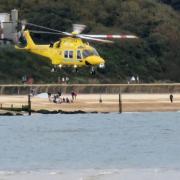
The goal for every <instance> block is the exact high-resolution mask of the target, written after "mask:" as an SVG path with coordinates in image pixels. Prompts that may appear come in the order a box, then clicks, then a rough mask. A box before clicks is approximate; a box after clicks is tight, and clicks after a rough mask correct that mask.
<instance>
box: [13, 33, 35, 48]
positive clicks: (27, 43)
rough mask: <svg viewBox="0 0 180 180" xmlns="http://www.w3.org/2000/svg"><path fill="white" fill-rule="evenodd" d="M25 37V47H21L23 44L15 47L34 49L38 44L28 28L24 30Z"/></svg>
mask: <svg viewBox="0 0 180 180" xmlns="http://www.w3.org/2000/svg"><path fill="white" fill-rule="evenodd" d="M23 37H24V40H25V45H23V47H21V45H16V46H15V47H16V48H17V49H32V48H34V47H35V46H36V44H35V43H34V41H33V40H32V38H31V35H30V33H29V31H28V30H26V31H24V32H23Z"/></svg>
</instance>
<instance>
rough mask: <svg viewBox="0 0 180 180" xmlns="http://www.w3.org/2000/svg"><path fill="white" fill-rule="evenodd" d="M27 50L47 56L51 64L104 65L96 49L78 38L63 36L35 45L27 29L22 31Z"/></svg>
mask: <svg viewBox="0 0 180 180" xmlns="http://www.w3.org/2000/svg"><path fill="white" fill-rule="evenodd" d="M24 36H25V38H26V41H27V46H26V47H25V48H24V49H26V50H28V51H29V52H32V53H35V54H39V55H41V56H45V57H47V58H49V59H50V60H51V62H52V64H53V65H59V66H60V67H61V66H74V67H81V66H85V65H91V66H98V65H104V60H103V59H102V58H101V57H100V56H99V55H98V53H97V51H96V50H95V49H94V48H93V47H91V46H90V45H88V44H87V43H84V42H83V41H82V40H81V39H80V38H75V37H65V38H61V39H60V40H59V41H57V42H55V43H54V44H50V45H37V44H35V43H34V42H33V40H32V39H31V36H30V34H29V31H25V32H24Z"/></svg>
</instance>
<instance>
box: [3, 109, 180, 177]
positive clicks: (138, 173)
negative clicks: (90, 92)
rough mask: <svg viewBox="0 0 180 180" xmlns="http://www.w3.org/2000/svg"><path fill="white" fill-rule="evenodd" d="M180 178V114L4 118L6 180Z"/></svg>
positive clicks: (111, 114) (59, 115)
mask: <svg viewBox="0 0 180 180" xmlns="http://www.w3.org/2000/svg"><path fill="white" fill-rule="evenodd" d="M40 178H41V179H43V180H57V179H58V180H59V179H60V180H121V179H122V180H134V179H137V180H144V179H145V180H152V179H153V180H154V179H155V180H156V179H157V180H164V179H168V180H169V179H170V178H171V179H173V180H179V179H180V113H179V112H164V113H123V114H118V113H110V114H76V115H75V114H73V115H63V114H57V115H41V114H33V115H32V116H13V117H5V116H4V117H0V180H19V179H22V180H39V179H40Z"/></svg>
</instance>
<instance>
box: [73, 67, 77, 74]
mask: <svg viewBox="0 0 180 180" xmlns="http://www.w3.org/2000/svg"><path fill="white" fill-rule="evenodd" d="M73 72H75V73H77V72H78V67H77V65H74V70H73Z"/></svg>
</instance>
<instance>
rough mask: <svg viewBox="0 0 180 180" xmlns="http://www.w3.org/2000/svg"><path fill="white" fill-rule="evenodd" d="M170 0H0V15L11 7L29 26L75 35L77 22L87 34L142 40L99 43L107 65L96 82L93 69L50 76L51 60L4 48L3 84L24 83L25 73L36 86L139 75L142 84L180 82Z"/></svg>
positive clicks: (179, 43) (178, 28)
mask: <svg viewBox="0 0 180 180" xmlns="http://www.w3.org/2000/svg"><path fill="white" fill-rule="evenodd" d="M162 2H165V3H168V4H171V5H173V6H174V5H175V6H176V7H178V4H179V1H178V0H172V1H166V0H164V1H163V0H162V1H160V0H136V1H134V0H126V1H125V0H86V1H85V0H78V1H74V0H68V1H66V0H52V1H48V0H43V1H42V0H1V4H0V12H6V11H7V12H8V11H10V10H11V9H13V8H17V9H19V11H20V18H21V19H27V20H28V21H29V22H31V23H35V24H39V25H43V26H48V27H50V28H55V29H59V30H62V31H69V32H71V30H72V29H71V25H72V24H73V23H82V24H86V25H87V26H88V28H87V29H86V30H85V33H92V34H93V33H94V34H95V33H98V34H100V33H102V34H111V33H112V34H119V33H122V34H123V33H124V34H126V33H129V34H135V35H137V36H139V39H138V40H121V41H116V42H115V44H113V45H109V44H97V43H96V44H95V43H93V44H92V45H93V46H95V47H96V48H97V49H98V51H99V53H100V55H101V56H102V57H103V58H104V59H105V60H106V69H104V70H98V72H97V74H96V76H95V77H93V78H92V77H91V76H90V75H89V69H88V68H85V69H82V70H80V72H79V73H78V74H74V73H72V70H71V69H66V71H61V72H58V73H54V74H52V73H51V72H50V69H51V67H50V62H49V61H48V60H47V59H44V58H42V57H38V56H36V55H32V54H29V53H26V52H19V51H17V50H14V49H13V48H12V47H11V48H3V49H2V48H1V49H0V63H1V66H0V82H1V83H7V82H20V81H21V77H22V76H23V75H24V74H28V75H31V76H33V77H34V79H35V82H57V79H58V77H59V76H60V77H63V76H68V77H70V81H71V82H77V83H78V82H80V83H83V82H102V83H119V82H127V79H128V78H129V77H130V76H132V75H135V76H136V75H138V76H139V77H140V80H141V81H143V82H155V81H176V82H180V71H179V68H180V51H179V50H180V23H179V22H180V15H179V12H177V11H175V10H173V8H171V7H170V6H167V5H166V4H163V3H162ZM34 38H35V39H36V42H39V43H42V42H43V43H49V42H50V41H51V40H55V39H58V38H59V37H58V36H46V35H34Z"/></svg>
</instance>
